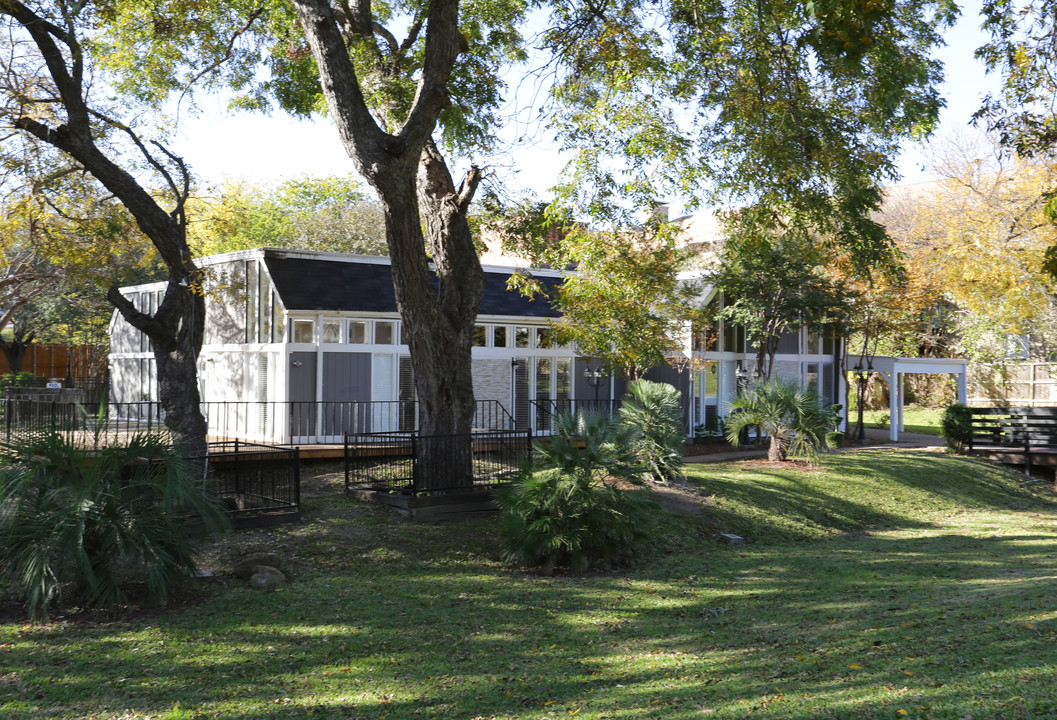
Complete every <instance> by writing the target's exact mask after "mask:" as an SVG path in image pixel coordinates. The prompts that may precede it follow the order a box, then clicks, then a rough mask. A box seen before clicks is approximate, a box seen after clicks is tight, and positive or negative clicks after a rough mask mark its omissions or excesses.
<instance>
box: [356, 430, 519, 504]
mask: <svg viewBox="0 0 1057 720" xmlns="http://www.w3.org/2000/svg"><path fill="white" fill-rule="evenodd" d="M467 442H468V443H470V447H471V451H472V455H473V459H472V463H473V479H472V483H470V484H467V483H460V482H456V481H453V480H452V479H451V478H450V477H445V476H443V474H439V473H435V476H434V477H426V476H425V473H424V465H423V458H428V463H429V466H430V467H431V468H433V469H434V471H435V470H436V469H437V468H444V467H455V466H457V464H458V458H459V457H463V458H464V457H465V456H464V455H463V453H464V452H465V443H467ZM531 453H532V432H531V431H529V430H489V431H482V432H475V433H472V434H471V435H431V436H422V435H418V434H417V433H393V432H390V433H362V434H358V435H348V436H346V438H345V488H346V490H349V489H353V488H361V489H370V490H380V491H383V492H389V493H402V494H408V495H420V494H423V493H445V492H454V491H460V490H468V489H477V488H485V487H494V486H496V485H500V484H504V483H507V482H509V481H510V480H511V478H512V477H513V475H514V474H516V473H517V471H518V470H519V469H520V468H521V467H522V465H523V463H524V462H525V461H526V460H528V458H529V457H531Z"/></svg>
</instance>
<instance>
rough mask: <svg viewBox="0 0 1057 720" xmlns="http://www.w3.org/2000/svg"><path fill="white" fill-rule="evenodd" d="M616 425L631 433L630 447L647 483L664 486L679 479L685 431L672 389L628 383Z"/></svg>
mask: <svg viewBox="0 0 1057 720" xmlns="http://www.w3.org/2000/svg"><path fill="white" fill-rule="evenodd" d="M620 421H621V423H622V424H624V425H625V426H627V427H629V428H631V429H632V430H634V432H635V437H634V440H633V447H634V449H635V453H636V454H637V455H638V458H639V462H640V463H641V464H642V465H643V467H644V468H645V470H646V477H647V479H650V480H653V481H654V482H658V483H667V482H669V481H671V480H674V479H675V478H677V477H680V476H681V475H682V467H683V445H684V443H685V442H686V431H685V430H684V429H683V415H682V408H681V407H680V405H679V391H678V390H676V389H675V387H674V386H672V385H669V384H668V383H658V382H651V381H649V380H636V381H634V382H631V383H628V394H627V395H625V396H624V401H623V403H622V405H621V408H620Z"/></svg>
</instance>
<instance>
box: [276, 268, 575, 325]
mask: <svg viewBox="0 0 1057 720" xmlns="http://www.w3.org/2000/svg"><path fill="white" fill-rule="evenodd" d="M264 262H265V264H266V265H267V266H268V272H269V273H270V274H271V276H272V282H274V283H275V289H276V290H277V291H278V293H279V297H280V298H282V301H283V305H284V306H285V307H286V309H287V310H318V311H322V312H327V311H332V312H340V311H344V312H396V296H395V295H394V292H393V280H392V272H391V268H390V266H389V265H383V264H379V263H366V262H347V261H341V260H313V259H307V258H296V257H271V256H265V259H264ZM509 278H510V273H500V272H486V273H485V290H484V299H483V300H481V309H480V311H479V314H480V315H509V316H511V317H536V318H554V317H558V316H559V315H561V313H559V312H558V311H557V310H555V309H554V307H553V306H552V305H551V303H550V301H548V300H547V299H546V298H542V297H539V296H537V297H535V298H532V299H530V298H527V297H525V296H524V295H522V294H521V293H520V292H518V291H516V290H508V289H507V286H506V283H507V280H508V279H509ZM540 281H541V283H542V284H543V285H544V287H547V288H553V287H554V286H555V285H557V283H558V282H559V281H558V280H557V279H556V278H540Z"/></svg>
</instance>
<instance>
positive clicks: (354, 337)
mask: <svg viewBox="0 0 1057 720" xmlns="http://www.w3.org/2000/svg"><path fill="white" fill-rule="evenodd" d="M349 342H350V343H352V344H354V345H366V344H367V321H366V320H350V321H349Z"/></svg>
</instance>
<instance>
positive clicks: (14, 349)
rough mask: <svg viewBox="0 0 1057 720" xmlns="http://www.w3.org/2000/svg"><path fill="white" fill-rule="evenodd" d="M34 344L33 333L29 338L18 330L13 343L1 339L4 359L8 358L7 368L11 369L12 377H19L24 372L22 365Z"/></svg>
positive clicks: (16, 329) (0, 344)
mask: <svg viewBox="0 0 1057 720" xmlns="http://www.w3.org/2000/svg"><path fill="white" fill-rule="evenodd" d="M32 342H33V333H32V332H31V333H29V334H28V336H27V335H24V334H23V333H21V332H20V331H19V330H18V328H15V331H14V337H12V338H11V342H7V341H6V340H2V339H0V350H3V352H4V357H6V358H7V366H8V367H9V368H10V369H11V374H12V375H18V374H19V373H20V372H22V364H23V363H24V362H25V360H26V353H27V352H28V351H29V346H30V344H31V343H32Z"/></svg>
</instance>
